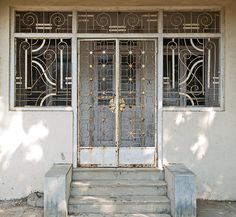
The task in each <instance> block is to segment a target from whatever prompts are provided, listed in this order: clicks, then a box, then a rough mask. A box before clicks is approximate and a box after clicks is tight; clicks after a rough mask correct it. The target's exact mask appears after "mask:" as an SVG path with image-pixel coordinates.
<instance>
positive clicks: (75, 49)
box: [69, 11, 80, 167]
mask: <svg viewBox="0 0 236 217" xmlns="http://www.w3.org/2000/svg"><path fill="white" fill-rule="evenodd" d="M72 26H73V28H72V33H73V37H72V48H71V49H72V75H71V79H70V80H69V81H72V109H73V143H72V145H73V156H72V162H73V167H77V165H78V162H79V151H78V150H79V148H78V144H79V142H78V141H79V132H78V129H79V115H78V114H79V112H78V109H79V108H78V106H79V98H78V90H79V87H78V84H79V81H78V80H79V67H80V65H79V60H80V55H78V56H77V53H79V51H80V50H79V45H78V40H77V37H76V29H77V12H76V11H73V16H72Z"/></svg>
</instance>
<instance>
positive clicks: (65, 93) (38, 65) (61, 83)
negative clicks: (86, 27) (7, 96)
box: [15, 38, 72, 107]
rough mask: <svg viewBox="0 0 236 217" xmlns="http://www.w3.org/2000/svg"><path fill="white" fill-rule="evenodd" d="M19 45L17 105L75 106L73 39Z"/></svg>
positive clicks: (23, 42)
mask: <svg viewBox="0 0 236 217" xmlns="http://www.w3.org/2000/svg"><path fill="white" fill-rule="evenodd" d="M15 43H16V71H15V106H16V107H26V106H71V84H72V77H71V76H72V75H71V39H31V38H27V39H19V38H17V39H16V40H15Z"/></svg>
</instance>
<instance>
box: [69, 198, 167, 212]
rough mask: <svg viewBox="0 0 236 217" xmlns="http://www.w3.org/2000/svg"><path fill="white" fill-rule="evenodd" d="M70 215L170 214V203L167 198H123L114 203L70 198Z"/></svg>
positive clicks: (112, 201) (104, 200) (101, 199)
mask: <svg viewBox="0 0 236 217" xmlns="http://www.w3.org/2000/svg"><path fill="white" fill-rule="evenodd" d="M69 213H70V214H79V213H80V214H81V213H89V214H95V213H98V214H101V213H103V214H114V213H120V214H133V213H157V214H158V213H159V214H161V213H163V214H164V213H165V214H168V213H170V202H169V200H168V198H167V197H164V196H163V197H159V198H152V200H151V199H149V200H142V199H141V198H139V199H137V198H135V197H132V198H129V199H128V198H123V199H122V197H121V198H120V199H118V200H117V201H114V200H112V199H110V200H106V199H104V198H102V197H101V198H100V199H99V198H97V199H95V200H94V199H92V198H90V199H88V198H87V200H83V199H82V198H71V199H70V201H69Z"/></svg>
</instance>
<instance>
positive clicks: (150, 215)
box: [69, 213, 171, 217]
mask: <svg viewBox="0 0 236 217" xmlns="http://www.w3.org/2000/svg"><path fill="white" fill-rule="evenodd" d="M69 217H171V216H170V215H169V214H155V213H135V214H119V213H115V214H98V213H96V214H77V215H69Z"/></svg>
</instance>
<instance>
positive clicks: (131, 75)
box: [119, 40, 156, 166]
mask: <svg viewBox="0 0 236 217" xmlns="http://www.w3.org/2000/svg"><path fill="white" fill-rule="evenodd" d="M155 53H156V42H155V41H154V40H121V41H120V43H119V54H120V56H119V60H120V100H119V101H120V108H119V112H120V147H119V165H120V166H154V165H155V156H156V148H155V122H156V121H155V103H156V91H155V89H156V88H155V87H156V76H155V71H156V61H155Z"/></svg>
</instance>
